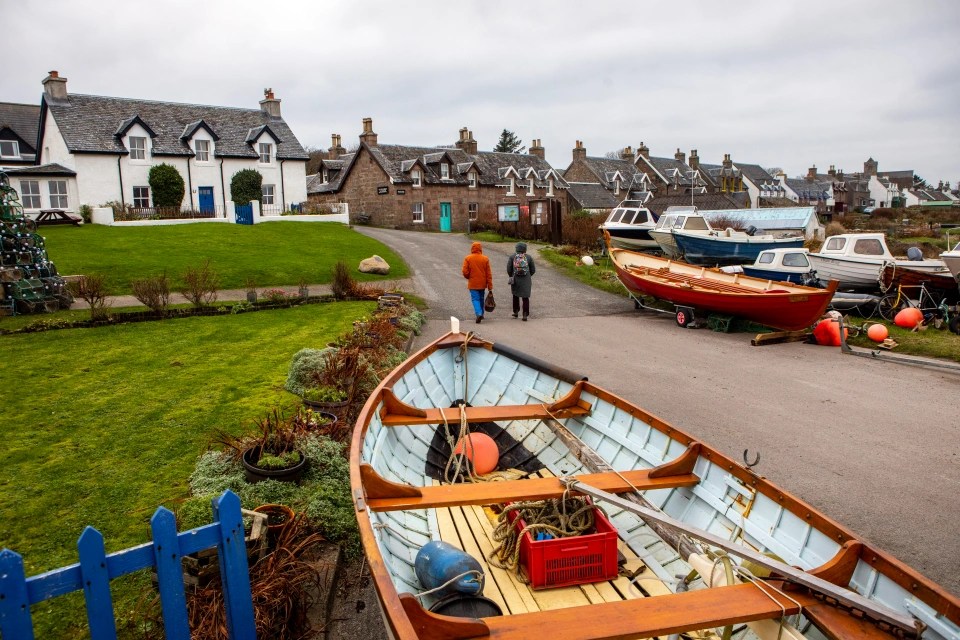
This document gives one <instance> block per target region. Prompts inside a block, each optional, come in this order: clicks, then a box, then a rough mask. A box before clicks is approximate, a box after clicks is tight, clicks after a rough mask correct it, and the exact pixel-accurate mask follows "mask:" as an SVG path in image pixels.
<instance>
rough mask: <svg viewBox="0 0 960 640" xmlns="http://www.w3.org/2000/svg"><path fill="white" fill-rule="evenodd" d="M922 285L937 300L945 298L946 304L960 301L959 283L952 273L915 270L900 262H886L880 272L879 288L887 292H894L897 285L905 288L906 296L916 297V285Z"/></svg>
mask: <svg viewBox="0 0 960 640" xmlns="http://www.w3.org/2000/svg"><path fill="white" fill-rule="evenodd" d="M921 284H922V285H924V286H925V287H926V288H927V289H928V290H929V291H930V293H931V295H932V296H933V298H934V299H935V300H937V301H938V302H939V301H940V300H946V301H947V304H957V302H958V301H960V284H958V283H957V280H956V279H955V278H954V277H953V274H951V273H949V272H947V271H944V272H930V271H917V270H916V269H911V268H909V267H905V266H903V265H902V264H897V263H895V262H888V263H886V264H885V265H884V266H883V270H882V271H881V272H880V290H881V291H883V292H885V293H889V292H896V290H897V287H898V286H903V287H905V288H906V291H905V293H906V294H907V296H908V297H916V296H915V295H914V294H915V293H916V292H917V291H919V289H917V287H919V286H920V285H921Z"/></svg>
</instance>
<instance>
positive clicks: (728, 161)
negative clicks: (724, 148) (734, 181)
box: [723, 153, 733, 169]
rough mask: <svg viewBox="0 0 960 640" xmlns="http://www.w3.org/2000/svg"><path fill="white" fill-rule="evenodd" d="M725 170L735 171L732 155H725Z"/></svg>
mask: <svg viewBox="0 0 960 640" xmlns="http://www.w3.org/2000/svg"><path fill="white" fill-rule="evenodd" d="M723 168H724V169H733V160H731V159H730V154H729V153H725V154H723Z"/></svg>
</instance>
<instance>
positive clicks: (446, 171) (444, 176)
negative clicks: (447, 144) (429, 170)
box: [440, 162, 450, 180]
mask: <svg viewBox="0 0 960 640" xmlns="http://www.w3.org/2000/svg"><path fill="white" fill-rule="evenodd" d="M440 179H441V180H449V179H450V165H449V164H447V163H446V162H441V163H440Z"/></svg>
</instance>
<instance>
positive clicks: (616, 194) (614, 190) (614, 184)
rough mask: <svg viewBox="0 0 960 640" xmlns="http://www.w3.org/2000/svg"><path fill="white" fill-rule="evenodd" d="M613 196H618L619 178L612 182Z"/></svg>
mask: <svg viewBox="0 0 960 640" xmlns="http://www.w3.org/2000/svg"><path fill="white" fill-rule="evenodd" d="M613 195H615V196H618V195H620V178H617V179H616V180H614V181H613Z"/></svg>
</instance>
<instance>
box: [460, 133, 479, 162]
mask: <svg viewBox="0 0 960 640" xmlns="http://www.w3.org/2000/svg"><path fill="white" fill-rule="evenodd" d="M457 148H458V149H462V150H463V152H464V153H466V154H468V155H471V156H475V155H477V141H476V140H474V139H473V131H470V130H469V129H467V128H466V127H463V128H462V129H460V139H459V140H457Z"/></svg>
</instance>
